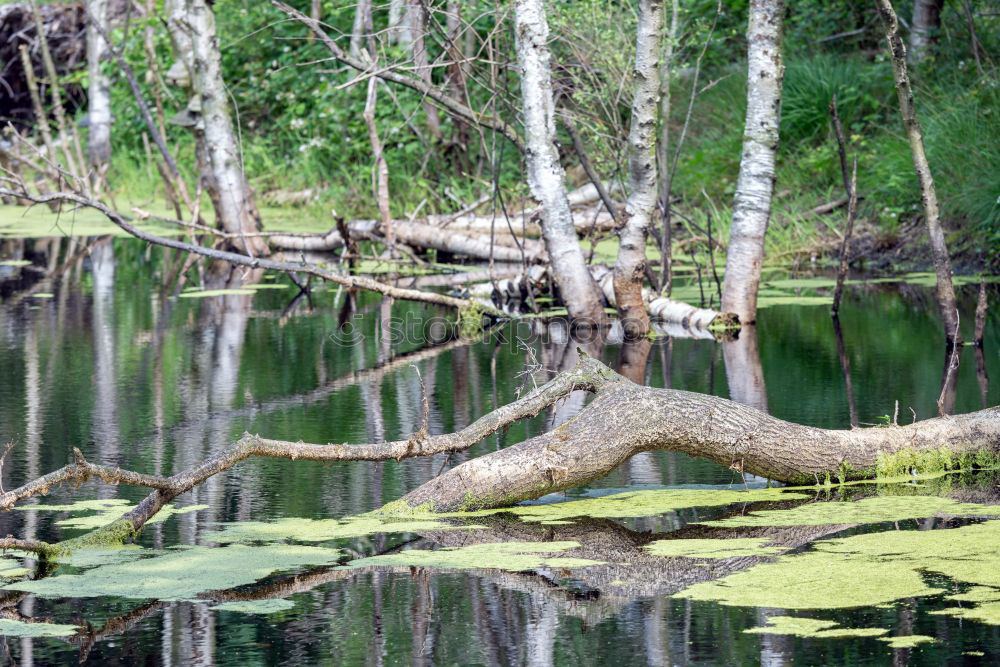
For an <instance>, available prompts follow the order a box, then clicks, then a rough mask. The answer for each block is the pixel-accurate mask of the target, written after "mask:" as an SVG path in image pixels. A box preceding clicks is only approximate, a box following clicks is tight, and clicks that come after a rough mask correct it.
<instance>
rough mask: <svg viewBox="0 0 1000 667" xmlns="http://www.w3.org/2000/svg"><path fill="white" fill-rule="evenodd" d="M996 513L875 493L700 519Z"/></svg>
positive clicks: (827, 521) (764, 521)
mask: <svg viewBox="0 0 1000 667" xmlns="http://www.w3.org/2000/svg"><path fill="white" fill-rule="evenodd" d="M942 513H943V514H949V515H956V516H997V515H1000V506H995V505H993V506H991V505H977V504H974V503H960V502H957V501H955V500H952V499H950V498H941V497H938V496H877V497H873V498H865V499H863V500H857V501H842V502H836V501H831V502H816V503H808V504H805V505H799V506H798V507H795V508H792V509H783V510H764V511H760V512H751V513H749V514H746V515H742V516H735V517H729V518H726V519H718V520H716V521H705V522H702V523H704V524H705V525H710V526H712V527H721V528H748V527H756V526H825V525H831V526H832V525H841V524H866V523H882V522H886V521H903V520H906V519H924V518H927V517H929V516H934V515H935V514H942Z"/></svg>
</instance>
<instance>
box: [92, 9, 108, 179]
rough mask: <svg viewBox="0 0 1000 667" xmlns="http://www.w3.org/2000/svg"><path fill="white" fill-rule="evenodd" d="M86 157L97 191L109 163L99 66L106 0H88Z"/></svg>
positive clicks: (105, 29)
mask: <svg viewBox="0 0 1000 667" xmlns="http://www.w3.org/2000/svg"><path fill="white" fill-rule="evenodd" d="M86 7H87V78H88V80H89V85H88V88H87V124H88V133H87V159H88V162H89V163H90V169H91V184H92V186H93V187H94V189H95V190H97V191H100V190H101V188H102V186H103V183H104V180H105V177H106V175H107V171H108V166H109V164H110V162H111V82H110V81H109V80H108V77H107V75H106V74H105V73H104V70H103V68H102V67H101V65H102V62H103V61H104V60H105V58H106V57H107V54H108V43H107V42H106V41H104V37H102V36H101V33H102V32H103V33H104V34H108V33H110V29H109V25H108V0H87V4H86Z"/></svg>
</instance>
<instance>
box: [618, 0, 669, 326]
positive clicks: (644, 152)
mask: <svg viewBox="0 0 1000 667" xmlns="http://www.w3.org/2000/svg"><path fill="white" fill-rule="evenodd" d="M662 29H663V1H662V0H640V2H639V24H638V26H637V28H636V40H635V93H634V96H633V98H632V124H631V127H630V129H629V136H628V167H629V186H630V192H629V196H628V200H627V201H626V202H625V215H624V216H623V218H622V220H623V226H622V228H621V230H620V231H619V234H618V236H619V245H618V259H617V261H616V262H615V277H614V286H615V301H616V303H617V304H618V318H619V319H620V320H621V322H622V327H623V330H624V332H625V337H626V339H629V338H642V337H643V336H645V335H646V334H647V333H648V332H649V314H648V313H647V312H646V303H645V300H644V299H643V298H642V283H643V280H644V279H645V274H646V235H647V234H648V232H649V225H650V223H651V221H652V219H653V215H654V214H655V212H656V203H657V185H658V183H657V172H656V139H657V136H656V130H657V112H658V107H659V104H660V71H659V68H660V31H661V30H662Z"/></svg>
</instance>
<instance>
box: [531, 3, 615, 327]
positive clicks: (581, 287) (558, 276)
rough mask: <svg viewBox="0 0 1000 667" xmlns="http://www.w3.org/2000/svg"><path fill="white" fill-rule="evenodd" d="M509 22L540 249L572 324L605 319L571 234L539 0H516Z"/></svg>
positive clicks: (546, 30)
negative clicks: (537, 213) (539, 228)
mask: <svg viewBox="0 0 1000 667" xmlns="http://www.w3.org/2000/svg"><path fill="white" fill-rule="evenodd" d="M514 25H515V28H514V29H515V42H516V48H517V59H518V64H519V65H520V67H521V97H522V102H523V105H524V109H523V119H524V132H525V141H524V145H525V158H526V162H527V169H528V186H529V187H530V189H531V194H532V196H533V197H534V198H535V199H536V200H537V201H538V203H539V204H540V205H541V208H542V237H543V239H544V240H545V248H546V250H547V251H548V253H549V259H550V261H551V263H552V269H553V273H554V275H555V280H556V284H557V285H558V287H559V292H560V294H561V296H562V300H563V302H564V303H565V305H566V309H567V311H568V312H569V316H570V318H571V319H572V320H573V321H574V322H575V323H577V324H583V323H588V324H591V325H600V324H604V323H605V322H606V321H607V318H606V316H605V314H604V310H603V308H602V306H601V296H600V293H599V291H598V289H597V285H596V284H595V283H594V279H593V278H592V277H591V275H590V271H588V270H587V264H586V262H585V261H584V258H583V251H582V250H581V249H580V244H579V242H578V241H577V238H576V228H575V227H574V226H573V213H572V211H571V210H570V205H569V199H568V198H567V196H566V175H565V173H564V172H563V168H562V164H560V162H559V151H558V150H557V149H556V145H555V136H556V129H555V117H554V103H553V99H552V71H551V68H550V64H549V61H550V58H551V55H550V53H549V48H548V37H549V26H548V21H547V20H546V17H545V8H544V5H543V0H517V1H516V2H515V4H514Z"/></svg>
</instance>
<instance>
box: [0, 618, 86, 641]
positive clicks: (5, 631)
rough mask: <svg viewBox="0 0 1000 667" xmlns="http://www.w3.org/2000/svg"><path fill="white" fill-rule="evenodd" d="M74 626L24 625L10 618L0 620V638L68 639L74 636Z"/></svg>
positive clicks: (52, 624)
mask: <svg viewBox="0 0 1000 667" xmlns="http://www.w3.org/2000/svg"><path fill="white" fill-rule="evenodd" d="M76 631H77V627H76V626H75V625H60V624H58V623H25V622H24V621H15V620H14V619H12V618H0V636H4V637H69V636H70V635H74V634H76Z"/></svg>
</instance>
